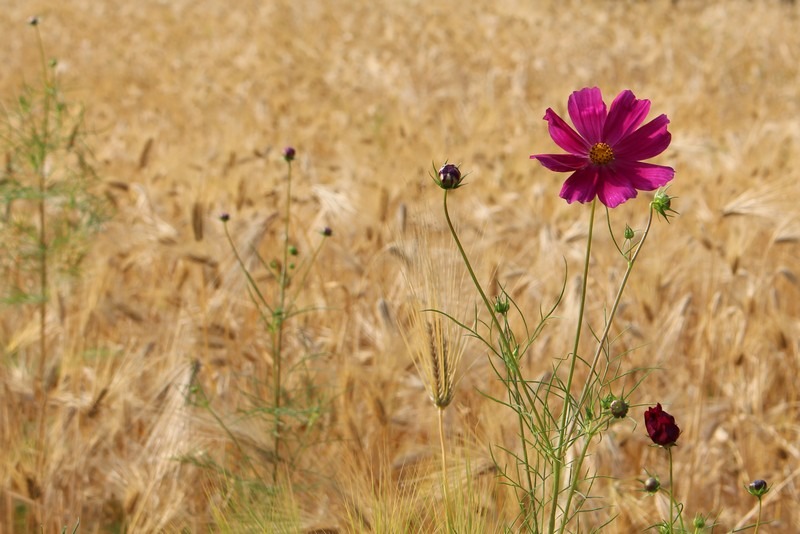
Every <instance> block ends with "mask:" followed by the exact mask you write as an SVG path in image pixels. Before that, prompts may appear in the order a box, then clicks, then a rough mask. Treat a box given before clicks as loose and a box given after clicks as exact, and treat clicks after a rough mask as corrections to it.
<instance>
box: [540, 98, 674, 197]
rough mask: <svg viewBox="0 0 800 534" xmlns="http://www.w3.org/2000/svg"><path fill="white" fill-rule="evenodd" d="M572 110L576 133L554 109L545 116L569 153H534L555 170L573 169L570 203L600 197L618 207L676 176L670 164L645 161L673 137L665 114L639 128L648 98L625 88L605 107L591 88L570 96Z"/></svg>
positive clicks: (567, 192)
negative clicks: (607, 107)
mask: <svg viewBox="0 0 800 534" xmlns="http://www.w3.org/2000/svg"><path fill="white" fill-rule="evenodd" d="M567 110H568V111H569V116H570V118H571V119H572V122H573V124H574V125H575V129H577V130H578V131H577V132H576V131H575V130H573V129H572V128H571V127H570V126H569V124H567V123H566V122H565V121H564V119H562V118H561V117H559V116H558V115H557V114H556V112H555V111H553V110H552V109H551V108H547V111H546V112H545V114H544V119H545V120H546V121H547V122H548V123H549V131H550V137H552V138H553V141H555V142H556V144H557V145H558V146H560V147H561V148H563V149H564V150H566V151H567V152H569V153H568V154H534V155H532V156H531V159H537V160H539V163H541V164H542V165H544V166H545V167H547V168H548V169H550V170H551V171H556V172H571V173H572V175H571V176H570V177H569V178H567V181H566V182H564V186H563V187H562V188H561V194H560V196H561V198H563V199H565V200H566V201H567V202H568V203H570V204H571V203H572V202H574V201H576V200H577V201H578V202H590V201H592V200H594V197H595V195H596V196H597V197H598V198H599V199H600V202H602V203H603V204H605V205H606V206H608V207H609V208H614V207H616V206H619V205H620V204H622V203H623V202H625V201H626V200H628V199H630V198H635V197H636V194H637V189H638V190H642V191H652V190H654V189H657V188H659V187H661V186H663V185H664V184H666V183H667V182H669V181H670V180H672V178H673V176H675V170H674V169H673V168H671V167H664V166H662V165H653V164H651V163H643V162H642V160H644V159H649V158H652V157H655V156H657V155H659V154H661V153H662V152H663V151H664V150H665V149H666V148H667V147H668V146H669V143H670V140H671V139H672V135H671V134H670V133H669V132H668V131H667V124H669V119H668V118H667V116H666V115H659V116H658V117H656V118H655V119H653V120H652V121H650V122H648V123H647V124H645V125H644V126H642V127H641V128H640V127H639V126H640V125H641V124H642V122H643V121H644V119H645V117H646V116H647V113H648V112H649V111H650V101H649V100H637V99H636V97H635V96H634V95H633V93H632V92H631V91H630V90H625V91H622V92H621V93H620V94H619V95H617V98H615V99H614V102H612V103H611V109H610V110H606V104H605V102H603V96H602V95H601V94H600V89H598V88H597V87H592V88H588V87H587V88H585V89H581V90H580V91H575V92H574V93H572V94H571V95H570V97H569V101H568V103H567Z"/></svg>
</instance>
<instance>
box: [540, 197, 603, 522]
mask: <svg viewBox="0 0 800 534" xmlns="http://www.w3.org/2000/svg"><path fill="white" fill-rule="evenodd" d="M596 208H597V199H595V200H593V201H592V209H591V210H590V214H589V235H588V237H587V239H586V257H585V258H584V262H583V280H582V281H581V297H580V306H579V309H578V324H577V326H576V327H575V343H574V344H573V346H572V357H571V358H570V364H569V374H568V375H567V383H566V386H565V388H564V408H563V409H562V412H561V424H560V425H559V429H558V447H557V449H556V458H555V464H554V465H553V505H552V507H551V508H550V526H549V530H548V531H549V532H555V528H556V511H557V509H558V494H559V491H560V489H561V471H562V469H563V468H564V465H563V463H564V456H565V453H566V448H567V443H568V442H569V438H570V436H569V434H571V432H569V433H567V432H566V427H567V420H568V419H569V414H570V411H571V410H570V399H571V392H570V391H571V389H572V380H573V378H574V376H575V365H576V363H577V361H578V346H579V344H580V340H581V331H582V329H583V313H584V310H585V309H586V292H587V288H588V285H589V259H590V256H591V253H592V234H593V232H594V214H595V211H596ZM572 420H573V422H574V421H575V420H577V412H576V416H575V417H573V419H572ZM567 516H568V514H567V510H565V511H564V517H567ZM565 523H566V521H562V524H561V530H562V531H563V529H564V526H565V525H564V524H565Z"/></svg>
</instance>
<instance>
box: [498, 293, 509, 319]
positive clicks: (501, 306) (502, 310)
mask: <svg viewBox="0 0 800 534" xmlns="http://www.w3.org/2000/svg"><path fill="white" fill-rule="evenodd" d="M509 308H510V305H509V303H508V299H507V298H505V296H503V297H495V299H494V311H495V312H497V313H499V314H500V315H505V314H507V313H508V310H509Z"/></svg>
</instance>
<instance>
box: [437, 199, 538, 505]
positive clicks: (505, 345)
mask: <svg viewBox="0 0 800 534" xmlns="http://www.w3.org/2000/svg"><path fill="white" fill-rule="evenodd" d="M447 192H448V190H447V189H445V190H444V201H443V205H444V216H445V219H446V220H447V226H448V227H449V228H450V234H451V235H452V236H453V240H454V241H455V243H456V247H457V248H458V252H459V253H460V254H461V258H462V259H463V260H464V265H466V267H467V271H468V272H469V276H470V278H471V279H472V283H473V284H475V288H476V289H477V290H478V293H479V294H480V296H481V299H482V300H483V304H484V305H485V306H486V309H487V311H488V312H489V316H490V317H491V318H492V323H493V324H494V326H495V328H497V332H498V336H499V338H500V351H501V354H504V355H505V358H504V359H505V360H506V365H509V363H510V362H513V364H512V367H511V368H512V370H514V374H515V376H519V367H518V365H517V362H516V360H515V355H514V354H513V352H512V350H511V345H510V343H509V341H508V338H507V337H506V335H505V333H504V330H503V327H502V326H501V325H500V321H498V320H497V316H496V315H495V312H494V307H492V304H491V302H489V299H488V297H487V296H486V293H485V292H484V291H483V287H481V284H480V282H478V277H477V276H476V275H475V271H474V270H473V269H472V264H471V263H470V261H469V258H468V257H467V253H466V252H465V251H464V247H463V246H462V245H461V240H459V239H458V234H457V233H456V230H455V228H454V227H453V221H451V220H450V212H449V210H448V209H447ZM514 383H515V386H516V384H517V382H516V378H515V380H514ZM516 389H517V396H519V393H518V386H517V387H516ZM509 391H510V389H509ZM525 391H526V393H527V389H526V390H525ZM515 400H516V402H517V406H519V405H520V403H519V397H518V398H516V399H515ZM528 400H529V402H530V403H531V408H533V400H532V399H531V398H530V396H529V395H528ZM517 415H518V417H519V420H520V421H519V424H520V432H521V434H520V442H521V444H522V455H523V460H524V462H525V472H526V475H527V478H528V495H529V496H530V498H531V499H532V498H533V480H532V478H531V472H530V471H531V470H530V463H529V460H528V446H527V442H526V440H525V434H524V433H523V430H524V421H523V415H522V412H521V410H519V409H517Z"/></svg>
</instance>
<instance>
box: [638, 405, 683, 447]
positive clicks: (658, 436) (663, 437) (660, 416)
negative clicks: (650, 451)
mask: <svg viewBox="0 0 800 534" xmlns="http://www.w3.org/2000/svg"><path fill="white" fill-rule="evenodd" d="M644 426H645V428H646V429H647V434H648V435H649V436H650V439H651V440H653V443H655V444H656V445H661V446H662V447H672V446H673V445H675V442H676V441H678V437H679V436H680V435H681V429H680V428H679V427H678V425H676V424H675V418H674V417H672V416H671V415H670V414H668V413H667V412H665V411H664V410H663V409H662V408H661V403H659V404H657V405H656V406H654V407H652V408H648V409H647V411H645V412H644Z"/></svg>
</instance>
